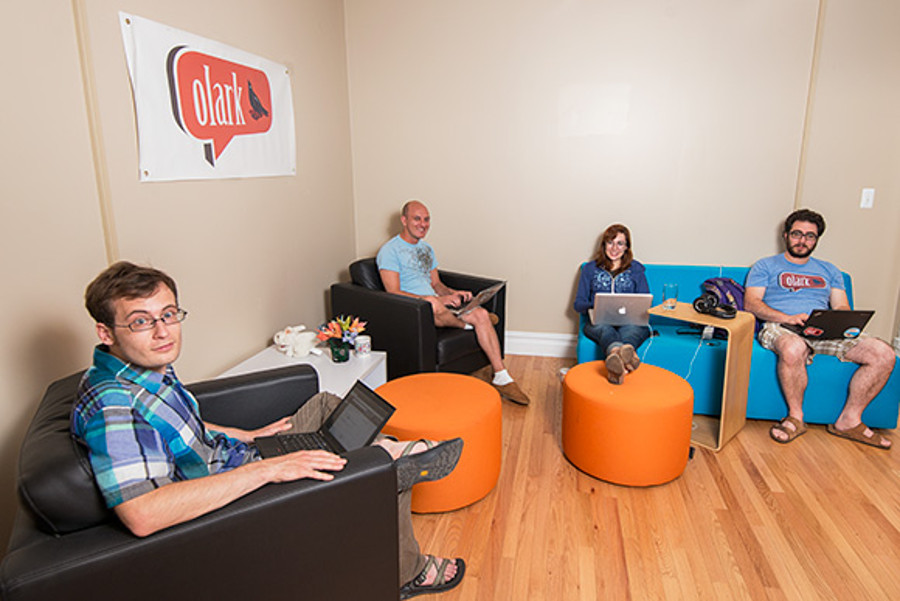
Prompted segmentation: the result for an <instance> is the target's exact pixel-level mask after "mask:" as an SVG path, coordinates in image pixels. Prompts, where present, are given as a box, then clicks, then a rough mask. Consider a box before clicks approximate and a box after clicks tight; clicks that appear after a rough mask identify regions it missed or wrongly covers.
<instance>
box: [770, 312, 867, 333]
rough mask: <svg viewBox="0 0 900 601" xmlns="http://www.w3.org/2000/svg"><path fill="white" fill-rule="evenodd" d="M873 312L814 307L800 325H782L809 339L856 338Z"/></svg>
mask: <svg viewBox="0 0 900 601" xmlns="http://www.w3.org/2000/svg"><path fill="white" fill-rule="evenodd" d="M874 314H875V311H847V310H844V311H837V310H834V309H816V310H814V311H813V312H812V313H810V314H809V318H808V319H807V320H806V323H805V324H803V325H802V326H797V325H790V324H785V326H784V327H786V328H787V329H789V330H792V331H794V332H796V333H798V334H800V335H801V336H803V337H804V338H808V339H810V340H835V339H841V338H856V337H857V336H859V335H860V334H861V333H862V331H863V328H865V327H866V324H867V323H869V320H870V319H872V315H874Z"/></svg>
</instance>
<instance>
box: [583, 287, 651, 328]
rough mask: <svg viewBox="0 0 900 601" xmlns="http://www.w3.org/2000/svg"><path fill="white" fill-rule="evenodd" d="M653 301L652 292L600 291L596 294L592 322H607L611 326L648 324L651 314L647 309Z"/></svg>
mask: <svg viewBox="0 0 900 601" xmlns="http://www.w3.org/2000/svg"><path fill="white" fill-rule="evenodd" d="M652 303H653V295H652V294H630V293H629V294H612V293H609V292H598V293H597V294H595V295H594V310H593V311H592V312H591V323H593V324H598V323H605V324H608V325H611V326H646V325H648V324H649V323H650V314H649V313H648V312H647V310H648V309H649V308H650V306H651V304H652Z"/></svg>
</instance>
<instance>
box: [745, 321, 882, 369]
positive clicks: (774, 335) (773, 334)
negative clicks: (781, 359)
mask: <svg viewBox="0 0 900 601" xmlns="http://www.w3.org/2000/svg"><path fill="white" fill-rule="evenodd" d="M781 336H797V338H800V339H801V340H802V341H803V342H805V343H806V346H807V347H808V348H809V357H807V359H806V364H807V365H809V364H811V363H812V361H813V356H814V355H816V354H820V355H832V356H834V357H837V358H838V360H840V361H844V362H846V361H847V359H844V355H846V354H847V353H848V352H849V351H850V349H852V348H853V347H854V346H856V345H857V344H859V341H860V340H862V339H863V338H864V337H867V335H866V334H860V335H859V336H857V337H856V338H838V339H834V340H809V339H807V338H804V337H803V336H800V335H798V334H795V333H794V332H792V331H790V330H789V329H787V328H785V327H783V326H782V325H781V324H778V323H775V322H772V321H767V322H765V323H764V324H763V327H762V329H761V330H760V331H759V334H757V336H756V338H757V339H758V340H759V343H760V344H761V345H762V347H763V348H764V349H768V350H770V351H774V350H775V341H776V340H778V338H780V337H781Z"/></svg>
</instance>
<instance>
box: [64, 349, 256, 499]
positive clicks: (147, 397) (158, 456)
mask: <svg viewBox="0 0 900 601" xmlns="http://www.w3.org/2000/svg"><path fill="white" fill-rule="evenodd" d="M71 427H72V433H73V434H74V435H75V436H76V437H78V438H80V439H81V440H83V441H84V442H85V443H86V444H87V446H88V451H89V455H90V460H91V467H93V470H94V478H95V480H96V481H97V486H98V487H99V488H100V492H101V493H102V494H103V498H104V499H105V500H106V504H107V506H108V507H115V506H116V505H118V504H120V503H123V502H125V501H128V500H129V499H133V498H135V497H138V496H140V495H142V494H145V493H148V492H150V491H152V490H154V489H157V488H159V487H160V486H165V485H166V484H169V483H172V482H177V481H179V480H188V479H192V478H201V477H203V476H208V475H210V474H215V473H217V472H222V471H226V470H230V469H233V468H235V467H237V466H239V465H243V464H244V463H247V462H248V461H254V460H256V459H258V458H259V455H258V452H257V451H256V447H254V446H251V445H247V444H245V443H243V442H240V441H238V440H235V439H233V438H229V437H228V436H226V435H224V434H221V433H216V432H210V431H208V430H207V429H206V427H205V426H204V425H203V421H202V420H201V418H200V409H199V407H198V405H197V401H196V400H195V399H194V397H193V395H191V393H190V392H188V391H187V390H186V389H185V388H184V386H183V385H182V384H181V382H180V381H179V380H178V377H177V376H176V375H175V371H174V370H173V369H172V366H171V365H170V366H168V367H167V368H166V373H165V374H160V373H157V372H155V371H150V370H145V369H141V368H136V367H135V366H133V365H130V364H126V363H124V362H122V361H121V360H120V359H118V358H117V357H114V356H113V355H111V354H109V352H108V349H107V348H106V347H104V346H102V345H101V346H98V347H97V348H96V349H94V365H93V367H91V368H90V369H89V370H88V371H87V372H86V373H85V375H84V378H83V379H82V380H81V384H80V385H79V387H78V394H77V399H76V402H75V405H74V407H73V410H72V426H71Z"/></svg>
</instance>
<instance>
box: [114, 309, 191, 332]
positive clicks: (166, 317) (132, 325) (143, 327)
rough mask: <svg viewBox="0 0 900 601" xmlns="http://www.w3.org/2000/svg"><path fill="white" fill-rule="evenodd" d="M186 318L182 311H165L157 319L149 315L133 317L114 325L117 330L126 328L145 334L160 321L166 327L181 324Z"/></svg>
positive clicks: (184, 312)
mask: <svg viewBox="0 0 900 601" xmlns="http://www.w3.org/2000/svg"><path fill="white" fill-rule="evenodd" d="M185 317H187V311H185V310H184V309H166V310H165V311H163V313H162V315H160V316H159V317H151V316H150V314H149V313H146V314H140V313H138V314H137V315H134V316H133V317H132V319H131V321H129V322H128V323H126V324H124V325H123V324H114V325H115V327H117V328H128V329H129V330H131V331H132V332H146V331H147V330H152V329H153V328H155V327H156V322H157V321H161V322H163V323H164V324H166V325H167V326H174V325H175V324H176V323H181V322H182V321H184V318H185Z"/></svg>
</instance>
